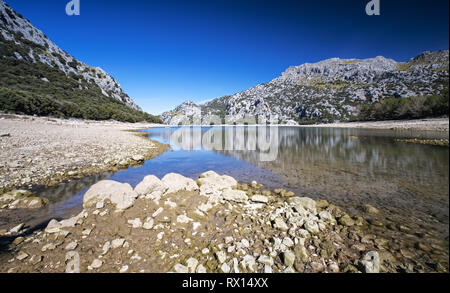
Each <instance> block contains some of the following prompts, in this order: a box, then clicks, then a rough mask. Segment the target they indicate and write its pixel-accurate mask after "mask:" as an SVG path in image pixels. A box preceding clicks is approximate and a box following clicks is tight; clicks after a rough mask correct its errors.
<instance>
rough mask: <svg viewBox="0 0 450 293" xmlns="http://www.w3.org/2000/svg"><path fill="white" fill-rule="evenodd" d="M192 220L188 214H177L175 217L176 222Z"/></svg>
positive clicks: (183, 222)
mask: <svg viewBox="0 0 450 293" xmlns="http://www.w3.org/2000/svg"><path fill="white" fill-rule="evenodd" d="M192 221H193V220H192V219H191V218H189V217H188V216H186V215H179V216H178V217H177V222H178V223H180V224H187V223H189V222H192Z"/></svg>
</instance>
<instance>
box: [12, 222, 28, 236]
mask: <svg viewBox="0 0 450 293" xmlns="http://www.w3.org/2000/svg"><path fill="white" fill-rule="evenodd" d="M23 226H25V224H24V223H20V224H19V225H17V226H15V227H13V228H12V229H10V230H9V231H8V234H17V233H19V232H20V230H22V228H23Z"/></svg>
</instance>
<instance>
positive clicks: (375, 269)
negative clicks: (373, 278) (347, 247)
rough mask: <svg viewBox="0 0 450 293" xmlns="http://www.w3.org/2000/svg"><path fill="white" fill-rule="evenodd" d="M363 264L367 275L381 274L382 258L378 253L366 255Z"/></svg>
mask: <svg viewBox="0 0 450 293" xmlns="http://www.w3.org/2000/svg"><path fill="white" fill-rule="evenodd" d="M361 264H362V265H363V266H364V270H365V272H366V273H379V272H380V256H379V255H378V252H376V251H369V252H368V253H366V254H365V255H364V257H363V258H362V260H361Z"/></svg>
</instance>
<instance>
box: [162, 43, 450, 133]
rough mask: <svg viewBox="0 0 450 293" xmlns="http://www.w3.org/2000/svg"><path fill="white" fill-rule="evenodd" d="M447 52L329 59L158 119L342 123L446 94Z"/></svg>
mask: <svg viewBox="0 0 450 293" xmlns="http://www.w3.org/2000/svg"><path fill="white" fill-rule="evenodd" d="M448 66H449V51H448V50H445V51H437V52H423V53H421V54H420V55H418V56H416V57H415V58H412V59H410V60H409V61H408V62H406V63H405V62H396V61H395V60H392V59H388V58H385V57H382V56H378V57H375V58H369V59H362V60H361V59H340V58H332V59H327V60H324V61H321V62H318V63H305V64H303V65H300V66H292V67H289V68H288V69H287V70H286V71H285V72H283V73H282V74H281V76H279V77H277V78H275V79H274V80H272V81H270V82H268V83H264V84H259V85H256V86H255V87H253V88H250V89H248V90H245V91H243V92H240V93H236V94H233V95H230V96H225V97H221V98H217V99H214V100H212V101H209V102H207V103H204V104H202V105H196V104H195V103H193V102H186V103H183V104H182V105H180V106H178V107H177V108H176V109H174V110H173V111H168V112H165V113H163V114H162V115H161V116H160V118H161V119H162V120H163V121H164V122H165V123H168V124H178V123H180V122H181V121H182V119H181V118H182V117H183V115H186V116H192V115H198V113H201V114H202V118H203V119H205V118H206V120H208V117H210V116H211V115H219V116H221V117H223V116H225V115H226V116H227V118H228V122H237V121H239V120H240V119H242V118H244V117H245V116H259V119H260V120H261V119H262V120H265V121H272V122H276V123H282V124H298V123H311V122H333V121H347V120H350V119H352V117H355V116H356V115H358V112H359V107H361V105H364V104H372V103H375V102H378V101H380V100H381V99H383V98H389V97H395V98H405V97H412V96H429V95H434V94H439V93H440V92H441V91H442V90H443V89H445V88H448Z"/></svg>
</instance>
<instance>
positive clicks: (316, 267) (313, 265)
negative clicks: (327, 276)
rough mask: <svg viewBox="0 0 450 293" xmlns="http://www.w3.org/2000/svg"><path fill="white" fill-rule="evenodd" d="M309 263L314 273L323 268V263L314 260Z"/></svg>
mask: <svg viewBox="0 0 450 293" xmlns="http://www.w3.org/2000/svg"><path fill="white" fill-rule="evenodd" d="M310 265H311V268H312V269H313V270H314V272H316V273H320V272H322V271H323V270H324V269H325V267H324V265H323V264H321V263H318V262H315V261H313V262H311V263H310Z"/></svg>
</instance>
